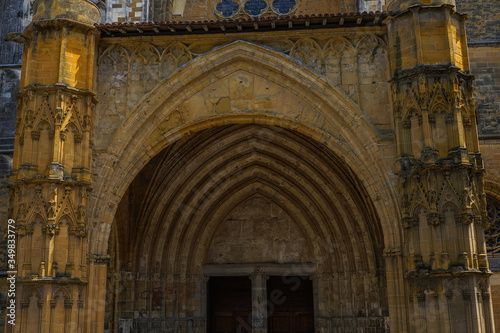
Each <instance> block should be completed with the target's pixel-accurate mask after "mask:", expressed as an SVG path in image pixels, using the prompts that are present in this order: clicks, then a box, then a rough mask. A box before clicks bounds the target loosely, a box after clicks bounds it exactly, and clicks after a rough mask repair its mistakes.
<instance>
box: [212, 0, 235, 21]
mask: <svg viewBox="0 0 500 333" xmlns="http://www.w3.org/2000/svg"><path fill="white" fill-rule="evenodd" d="M239 7H240V5H238V3H236V2H233V1H232V0H222V2H221V3H219V4H217V6H216V7H215V9H217V11H219V12H221V13H222V16H224V17H230V16H231V15H233V13H234V12H235V11H237V10H238V8H239Z"/></svg>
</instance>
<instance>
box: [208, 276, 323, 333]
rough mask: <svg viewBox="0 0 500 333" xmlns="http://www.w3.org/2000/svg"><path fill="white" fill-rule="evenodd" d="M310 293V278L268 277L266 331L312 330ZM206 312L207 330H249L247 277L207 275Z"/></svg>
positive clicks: (226, 332) (301, 332) (221, 332)
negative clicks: (207, 315)
mask: <svg viewBox="0 0 500 333" xmlns="http://www.w3.org/2000/svg"><path fill="white" fill-rule="evenodd" d="M312 295H313V290H312V282H311V281H310V280H309V279H304V278H301V277H279V276H271V277H269V279H268V281H267V301H268V303H267V304H268V306H267V314H268V332H269V333H281V332H283V333H285V332H287V333H312V332H314V315H313V296H312ZM208 312H209V318H208V331H209V332H210V333H243V332H251V331H252V330H251V316H252V281H251V280H250V279H249V277H248V276H243V277H212V278H210V280H209V285H208Z"/></svg>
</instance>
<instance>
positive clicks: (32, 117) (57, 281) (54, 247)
mask: <svg viewBox="0 0 500 333" xmlns="http://www.w3.org/2000/svg"><path fill="white" fill-rule="evenodd" d="M33 10H34V16H33V22H32V23H31V24H30V25H29V26H28V27H27V28H26V30H25V31H24V33H23V34H22V35H21V36H20V39H21V40H22V41H23V42H24V44H25V52H24V57H23V69H22V74H21V87H22V88H21V92H20V94H19V96H18V113H17V114H18V117H17V120H16V139H15V151H14V162H13V171H12V174H11V178H10V182H11V184H12V187H11V196H10V197H11V202H10V211H9V217H10V218H13V219H15V220H16V226H17V266H18V267H17V271H18V283H17V284H18V288H17V295H16V299H17V302H18V304H17V305H18V306H17V308H18V309H19V315H18V318H17V325H16V326H15V328H14V329H15V331H16V332H18V331H19V332H59V331H60V332H63V331H71V332H84V331H92V332H95V331H96V330H95V329H94V328H92V327H89V326H91V323H89V322H88V321H86V320H85V318H86V317H88V315H89V311H87V310H89V306H90V305H89V304H86V303H87V300H88V299H89V295H90V293H91V292H92V290H89V288H88V284H89V280H91V279H92V278H93V277H94V276H93V275H95V272H94V271H95V269H91V268H92V267H90V266H93V265H95V264H96V262H95V260H94V259H95V258H87V230H88V223H87V221H88V217H87V210H88V198H89V192H90V191H91V174H90V169H91V156H92V136H93V133H92V132H93V122H94V120H93V116H94V107H95V104H96V102H97V101H96V99H95V94H94V92H93V89H94V77H93V74H94V68H95V56H96V53H95V52H96V40H97V36H98V33H97V31H96V29H95V27H94V26H93V23H94V22H98V20H99V10H98V9H97V8H96V7H95V6H94V5H93V4H92V3H90V2H88V1H81V0H60V1H45V0H38V1H35V3H34V5H33ZM101 275H102V274H101ZM101 275H99V276H101ZM103 276H104V277H105V276H106V274H105V273H104V275H103ZM104 281H105V280H104ZM101 327H102V325H101ZM12 328H13V327H11V326H9V327H8V329H12ZM101 329H102V328H101Z"/></svg>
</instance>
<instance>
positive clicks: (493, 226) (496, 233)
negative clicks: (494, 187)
mask: <svg viewBox="0 0 500 333" xmlns="http://www.w3.org/2000/svg"><path fill="white" fill-rule="evenodd" d="M487 202H488V206H487V207H488V222H489V226H488V228H487V229H486V230H485V236H486V249H487V251H488V253H489V254H494V253H498V252H500V202H499V201H498V200H496V199H494V198H492V197H488V200H487Z"/></svg>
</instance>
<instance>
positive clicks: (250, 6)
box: [245, 0, 267, 16]
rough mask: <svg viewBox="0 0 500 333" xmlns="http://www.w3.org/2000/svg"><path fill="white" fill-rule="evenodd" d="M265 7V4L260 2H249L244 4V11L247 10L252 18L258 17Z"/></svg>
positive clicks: (260, 0) (253, 0)
mask: <svg viewBox="0 0 500 333" xmlns="http://www.w3.org/2000/svg"><path fill="white" fill-rule="evenodd" d="M266 7H267V4H266V2H265V1H262V0H250V1H247V2H246V3H245V9H246V10H248V11H249V12H250V15H252V16H257V15H260V13H261V12H262V10H264V9H265V8H266Z"/></svg>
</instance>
